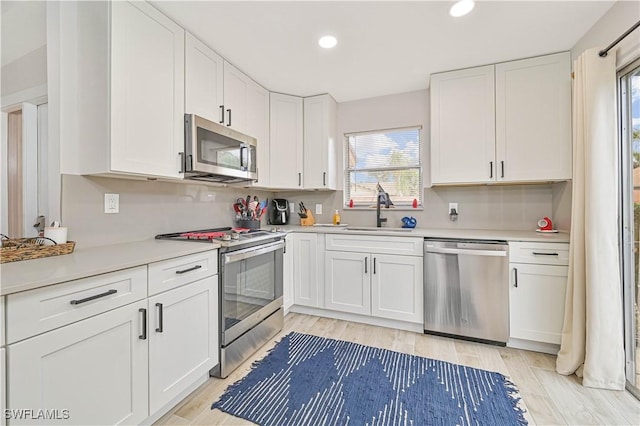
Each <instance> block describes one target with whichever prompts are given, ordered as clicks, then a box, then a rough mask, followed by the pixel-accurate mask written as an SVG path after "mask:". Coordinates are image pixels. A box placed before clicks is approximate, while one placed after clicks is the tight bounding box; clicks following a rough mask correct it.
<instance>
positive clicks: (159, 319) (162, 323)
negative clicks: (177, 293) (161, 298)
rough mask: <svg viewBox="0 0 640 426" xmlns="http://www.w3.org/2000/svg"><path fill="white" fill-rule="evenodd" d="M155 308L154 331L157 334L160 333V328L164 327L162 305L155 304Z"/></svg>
mask: <svg viewBox="0 0 640 426" xmlns="http://www.w3.org/2000/svg"><path fill="white" fill-rule="evenodd" d="M156 308H158V328H156V331H157V332H158V333H162V328H163V326H164V319H163V317H162V313H163V309H162V303H156Z"/></svg>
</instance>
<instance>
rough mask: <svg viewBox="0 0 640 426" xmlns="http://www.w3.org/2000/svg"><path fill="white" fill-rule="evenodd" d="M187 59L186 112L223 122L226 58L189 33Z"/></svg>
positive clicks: (186, 42)
mask: <svg viewBox="0 0 640 426" xmlns="http://www.w3.org/2000/svg"><path fill="white" fill-rule="evenodd" d="M184 60H185V82H184V87H185V112H186V113H187V114H196V115H199V116H200V117H203V118H206V119H207V120H210V121H213V122H214V123H220V124H222V123H223V121H222V109H223V107H224V106H223V103H224V102H223V72H224V71H223V70H224V59H222V57H221V56H220V55H218V54H217V53H216V52H214V51H213V50H211V49H210V48H209V47H208V46H206V45H205V44H204V43H202V42H201V41H200V40H198V39H196V38H195V37H194V36H192V35H191V34H189V33H187V34H186V40H185V58H184Z"/></svg>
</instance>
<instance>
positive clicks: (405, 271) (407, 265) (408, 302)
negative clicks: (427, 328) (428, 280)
mask: <svg viewBox="0 0 640 426" xmlns="http://www.w3.org/2000/svg"><path fill="white" fill-rule="evenodd" d="M373 261H374V265H373V266H374V268H373V272H374V273H373V275H371V314H372V315H373V316H376V317H382V318H389V319H396V320H401V321H408V322H414V323H422V322H423V321H424V317H423V315H422V306H423V304H424V303H423V298H422V292H423V286H424V284H423V281H422V270H423V262H422V257H410V256H397V255H388V254H375V255H374V258H373Z"/></svg>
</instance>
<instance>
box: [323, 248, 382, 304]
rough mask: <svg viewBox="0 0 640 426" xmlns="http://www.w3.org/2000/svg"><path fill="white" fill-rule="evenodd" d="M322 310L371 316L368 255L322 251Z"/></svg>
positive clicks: (369, 255) (369, 262)
mask: <svg viewBox="0 0 640 426" xmlns="http://www.w3.org/2000/svg"><path fill="white" fill-rule="evenodd" d="M324 262H325V300H324V307H325V308H327V309H334V310H336V311H342V312H351V313H354V314H363V315H370V314H371V279H370V276H371V266H372V255H371V254H370V253H352V252H344V251H326V252H325V258H324Z"/></svg>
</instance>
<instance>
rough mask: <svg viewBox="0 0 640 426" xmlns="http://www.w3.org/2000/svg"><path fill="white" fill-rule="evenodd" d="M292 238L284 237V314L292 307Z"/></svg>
mask: <svg viewBox="0 0 640 426" xmlns="http://www.w3.org/2000/svg"><path fill="white" fill-rule="evenodd" d="M291 241H292V237H291V236H290V235H287V236H286V237H285V250H284V254H283V255H282V264H283V274H282V275H283V276H282V278H283V291H282V299H283V302H282V303H283V305H284V311H285V313H286V312H288V311H289V308H290V307H291V306H292V305H293V294H294V292H293V243H292V242H291Z"/></svg>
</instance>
